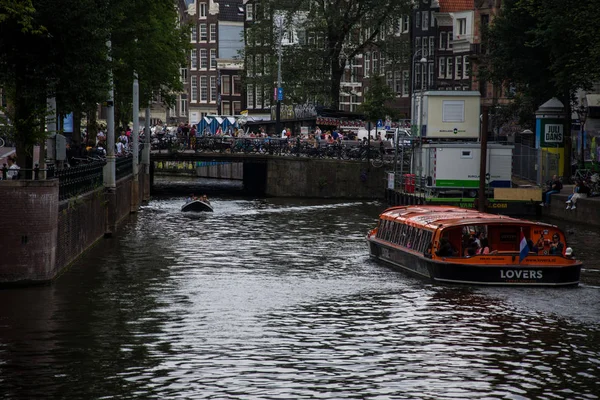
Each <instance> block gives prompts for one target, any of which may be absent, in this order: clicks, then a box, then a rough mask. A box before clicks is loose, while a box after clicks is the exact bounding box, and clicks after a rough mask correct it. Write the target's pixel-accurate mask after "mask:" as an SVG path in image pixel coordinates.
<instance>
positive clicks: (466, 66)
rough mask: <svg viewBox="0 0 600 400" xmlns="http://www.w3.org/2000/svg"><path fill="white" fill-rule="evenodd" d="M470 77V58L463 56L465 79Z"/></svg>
mask: <svg viewBox="0 0 600 400" xmlns="http://www.w3.org/2000/svg"><path fill="white" fill-rule="evenodd" d="M468 77H469V56H463V78H465V79H466V78H468Z"/></svg>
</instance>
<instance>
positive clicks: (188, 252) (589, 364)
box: [0, 198, 600, 400]
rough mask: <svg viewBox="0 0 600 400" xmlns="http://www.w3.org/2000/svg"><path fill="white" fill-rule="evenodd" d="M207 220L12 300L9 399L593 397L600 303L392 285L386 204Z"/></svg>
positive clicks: (178, 221)
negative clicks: (372, 233) (377, 241)
mask: <svg viewBox="0 0 600 400" xmlns="http://www.w3.org/2000/svg"><path fill="white" fill-rule="evenodd" d="M213 204H214V206H215V212H214V213H211V214H206V213H204V214H203V213H197V214H194V213H192V214H189V213H182V212H181V211H180V205H181V203H180V199H162V200H155V201H152V202H151V203H150V204H149V205H148V206H146V207H144V209H143V210H142V211H141V212H140V213H139V215H138V216H137V217H134V218H133V219H132V221H131V222H129V223H128V224H127V225H126V226H125V227H123V229H121V231H120V232H119V234H118V235H117V236H116V237H115V238H113V239H110V240H106V241H103V242H101V243H100V244H99V245H98V246H96V247H95V248H94V249H92V250H91V251H90V253H89V254H87V255H86V256H85V257H83V258H82V259H81V260H79V261H78V262H77V263H76V264H75V265H74V266H72V268H71V269H70V270H69V271H68V272H66V273H65V274H64V275H63V276H62V277H61V278H60V279H59V280H57V281H56V282H55V283H54V284H53V285H51V286H46V287H41V288H31V289H24V290H8V291H2V292H0V304H10V305H11V307H4V308H3V312H2V314H0V388H1V389H0V397H2V398H7V399H8V398H36V397H52V398H54V397H56V398H60V397H68V398H82V399H88V398H100V399H120V398H150V399H167V398H169V399H171V398H173V399H177V398H182V399H191V398H193V399H290V398H293V399H314V398H321V399H436V400H437V399H530V398H539V399H597V398H598V393H599V392H598V377H599V376H600V333H599V332H600V329H599V327H600V312H598V311H599V310H598V304H600V290H599V289H598V288H594V287H590V286H585V285H583V286H582V287H580V288H577V289H568V290H562V289H558V290H556V289H529V288H527V289H524V288H469V287H446V286H435V285H431V284H430V283H428V282H425V281H423V280H420V279H415V278H411V277H408V276H406V275H404V274H402V273H400V272H396V271H392V270H390V269H388V268H385V267H382V266H381V265H378V264H376V263H374V262H372V261H370V260H369V259H368V256H367V251H366V244H365V240H364V235H365V233H366V232H367V230H368V229H370V228H371V227H372V226H373V224H374V222H375V221H376V217H377V213H378V212H379V211H381V208H382V207H381V205H380V204H377V203H362V202H330V203H323V202H318V201H310V200H287V199H270V200H264V199H227V198H215V199H214V200H213ZM599 255H600V254H599Z"/></svg>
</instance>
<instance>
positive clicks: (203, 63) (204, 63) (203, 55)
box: [200, 49, 208, 69]
mask: <svg viewBox="0 0 600 400" xmlns="http://www.w3.org/2000/svg"><path fill="white" fill-rule="evenodd" d="M206 68H208V56H207V51H206V49H200V69H206Z"/></svg>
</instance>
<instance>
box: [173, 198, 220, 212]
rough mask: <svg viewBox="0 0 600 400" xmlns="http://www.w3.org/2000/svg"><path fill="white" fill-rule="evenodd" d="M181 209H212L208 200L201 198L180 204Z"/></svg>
mask: <svg viewBox="0 0 600 400" xmlns="http://www.w3.org/2000/svg"><path fill="white" fill-rule="evenodd" d="M181 211H210V212H212V211H213V208H212V206H211V205H210V202H208V201H202V200H192V201H188V202H187V203H185V204H184V205H183V206H181Z"/></svg>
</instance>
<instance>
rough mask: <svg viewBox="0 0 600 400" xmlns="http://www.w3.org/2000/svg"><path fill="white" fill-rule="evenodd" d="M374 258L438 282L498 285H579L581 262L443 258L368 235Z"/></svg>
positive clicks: (371, 253) (370, 249)
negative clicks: (545, 262) (434, 257)
mask: <svg viewBox="0 0 600 400" xmlns="http://www.w3.org/2000/svg"><path fill="white" fill-rule="evenodd" d="M369 253H370V256H371V257H372V258H374V259H377V260H379V261H382V262H384V263H386V264H388V265H391V266H393V267H396V268H399V269H402V270H405V271H408V272H410V273H411V274H414V275H418V276H421V277H424V278H427V279H430V280H432V281H434V282H438V283H451V284H468V285H498V286H576V285H578V284H579V279H580V275H581V263H576V264H572V265H537V264H504V265H502V264H492V263H486V259H489V258H491V257H492V256H489V257H487V258H486V257H484V256H482V257H480V260H481V263H479V264H471V263H461V262H460V261H458V262H444V261H439V260H432V259H429V258H427V257H425V256H423V255H421V254H416V253H414V252H410V251H406V250H402V249H398V248H396V247H394V246H389V245H386V244H383V243H380V242H377V241H375V240H371V239H369Z"/></svg>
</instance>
